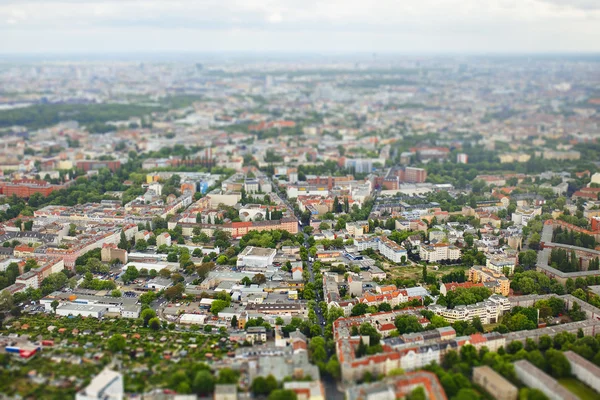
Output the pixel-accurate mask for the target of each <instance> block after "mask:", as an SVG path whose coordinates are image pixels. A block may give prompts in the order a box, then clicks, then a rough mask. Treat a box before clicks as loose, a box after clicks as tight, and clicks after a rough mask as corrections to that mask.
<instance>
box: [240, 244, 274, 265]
mask: <svg viewBox="0 0 600 400" xmlns="http://www.w3.org/2000/svg"><path fill="white" fill-rule="evenodd" d="M276 253H277V251H276V250H275V249H266V248H262V247H254V246H248V247H246V248H245V249H244V250H243V251H242V252H241V253H240V254H239V255H238V259H237V264H236V265H237V266H238V267H253V268H266V267H267V266H269V265H271V264H273V260H274V259H275V254H276Z"/></svg>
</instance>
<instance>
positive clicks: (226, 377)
mask: <svg viewBox="0 0 600 400" xmlns="http://www.w3.org/2000/svg"><path fill="white" fill-rule="evenodd" d="M239 379H240V374H239V372H238V371H235V370H233V369H231V368H221V369H220V370H219V377H218V379H217V383H219V384H230V385H233V384H237V383H238V380H239Z"/></svg>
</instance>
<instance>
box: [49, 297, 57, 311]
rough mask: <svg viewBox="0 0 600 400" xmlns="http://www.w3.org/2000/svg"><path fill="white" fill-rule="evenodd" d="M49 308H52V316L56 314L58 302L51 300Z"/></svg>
mask: <svg viewBox="0 0 600 400" xmlns="http://www.w3.org/2000/svg"><path fill="white" fill-rule="evenodd" d="M50 307H52V311H53V312H54V314H56V309H57V308H58V300H52V303H50Z"/></svg>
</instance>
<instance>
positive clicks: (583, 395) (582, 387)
mask: <svg viewBox="0 0 600 400" xmlns="http://www.w3.org/2000/svg"><path fill="white" fill-rule="evenodd" d="M558 382H559V383H560V384H561V385H562V386H564V387H566V388H567V389H569V391H571V393H573V394H575V395H577V396H578V397H579V398H580V399H581V400H594V399H598V398H599V397H600V394H598V393H596V392H595V391H594V389H592V388H590V387H589V386H587V385H586V384H584V383H582V382H580V381H578V380H577V379H575V378H565V379H559V380H558Z"/></svg>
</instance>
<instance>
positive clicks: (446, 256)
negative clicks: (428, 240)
mask: <svg viewBox="0 0 600 400" xmlns="http://www.w3.org/2000/svg"><path fill="white" fill-rule="evenodd" d="M460 255H461V253H460V249H459V248H458V247H456V246H454V245H451V244H448V243H435V244H421V246H420V249H419V256H420V257H421V260H422V261H427V262H438V261H444V260H458V259H460Z"/></svg>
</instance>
